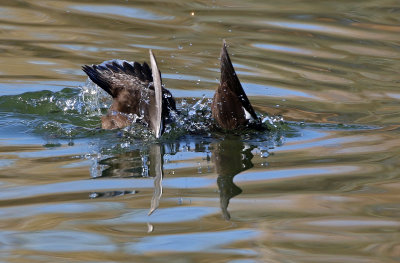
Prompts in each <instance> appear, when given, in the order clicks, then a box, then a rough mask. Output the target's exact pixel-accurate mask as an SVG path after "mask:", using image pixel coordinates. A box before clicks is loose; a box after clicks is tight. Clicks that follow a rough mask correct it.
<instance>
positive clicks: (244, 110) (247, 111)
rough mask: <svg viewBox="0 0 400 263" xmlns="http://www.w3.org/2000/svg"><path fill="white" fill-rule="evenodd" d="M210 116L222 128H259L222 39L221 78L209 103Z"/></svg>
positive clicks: (255, 115) (256, 117)
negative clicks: (210, 103)
mask: <svg viewBox="0 0 400 263" xmlns="http://www.w3.org/2000/svg"><path fill="white" fill-rule="evenodd" d="M211 112H212V117H213V118H214V120H215V122H216V124H217V125H218V126H219V127H220V128H222V129H224V130H227V131H229V130H236V129H240V128H246V127H251V128H256V129H261V128H262V126H261V120H260V119H259V118H258V116H257V114H256V113H255V111H254V109H253V106H252V105H251V103H250V101H249V99H248V98H247V95H246V93H245V92H244V90H243V87H242V85H241V83H240V81H239V78H238V77H237V75H236V72H235V69H234V68H233V65H232V62H231V59H230V57H229V54H228V51H227V48H226V43H225V41H224V43H223V46H222V50H221V78H220V84H219V86H218V87H217V89H216V91H215V94H214V97H213V102H212V105H211Z"/></svg>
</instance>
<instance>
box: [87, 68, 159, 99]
mask: <svg viewBox="0 0 400 263" xmlns="http://www.w3.org/2000/svg"><path fill="white" fill-rule="evenodd" d="M82 70H83V71H84V72H85V73H86V74H87V75H88V76H89V78H90V79H91V80H92V81H93V82H94V83H96V84H97V85H98V86H99V87H100V88H102V89H103V90H104V91H106V92H107V93H108V94H110V95H111V96H112V97H113V98H117V97H118V95H119V93H120V92H121V91H122V90H124V89H128V88H129V89H142V88H143V87H147V85H148V84H149V83H150V82H152V81H153V77H152V74H151V69H150V67H149V65H148V64H147V63H146V62H144V63H143V64H142V65H141V64H139V63H138V62H129V61H125V60H109V61H104V62H103V63H101V64H99V65H91V66H88V65H85V66H83V67H82Z"/></svg>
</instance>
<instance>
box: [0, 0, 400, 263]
mask: <svg viewBox="0 0 400 263" xmlns="http://www.w3.org/2000/svg"><path fill="white" fill-rule="evenodd" d="M222 39H226V41H227V43H228V44H229V51H230V53H231V58H232V61H233V62H234V66H235V68H236V70H237V73H238V75H239V77H240V79H241V81H242V83H243V86H244V88H245V90H246V92H247V93H248V95H249V98H250V100H251V102H252V103H253V105H254V107H255V108H256V110H257V111H258V112H259V113H260V114H263V115H264V116H265V115H266V114H269V115H270V116H283V118H284V120H285V121H286V122H287V125H285V126H287V128H285V127H280V128H279V127H278V129H276V130H274V131H273V132H270V133H262V134H260V133H251V134H247V135H242V136H225V135H221V134H214V133H210V132H206V133H204V134H203V135H191V134H189V133H186V134H185V133H182V134H181V135H180V136H177V135H175V136H172V135H171V136H169V137H168V135H167V136H164V137H165V138H164V139H162V140H161V141H158V142H155V141H153V140H148V139H140V138H138V137H137V136H134V135H132V134H130V133H129V132H124V133H121V132H120V131H110V132H102V131H100V130H98V129H97V128H96V127H98V126H99V125H100V114H99V113H98V107H99V106H98V105H99V100H98V95H97V94H98V91H96V90H95V89H93V87H92V86H91V85H90V84H85V82H86V79H87V77H86V76H85V75H84V73H83V72H82V71H81V69H80V67H81V66H82V65H84V64H92V63H100V62H102V61H104V60H109V59H113V58H120V59H128V60H136V61H139V62H142V61H148V49H149V48H151V49H153V52H154V53H155V54H156V56H157V58H158V62H159V67H160V69H161V71H162V73H163V80H164V83H165V84H166V86H167V88H169V89H170V90H171V92H172V93H173V95H174V96H175V97H177V98H178V100H179V102H180V107H181V108H182V109H184V111H186V112H188V114H189V115H188V116H190V115H191V114H192V113H193V112H194V113H195V114H194V115H196V111H197V112H199V111H200V110H202V111H204V110H205V111H206V110H207V109H206V108H207V105H208V104H207V103H208V101H207V99H208V98H211V97H212V95H213V92H214V89H215V87H216V85H217V83H218V81H217V80H218V78H219V61H218V56H219V52H220V48H221V44H222ZM0 51H1V55H0V77H1V80H0V261H1V262H166V261H170V262H232V263H238V262H241V263H242V262H243V263H244V262H245V263H248V262H362V263H364V262H368V263H369V262H398V261H399V260H400V234H399V230H400V220H399V217H400V197H399V191H400V176H399V175H400V172H399V154H400V147H399V146H400V126H399V123H400V114H399V112H400V103H399V99H400V74H399V70H400V2H398V1H389V0H384V1H373V0H366V1H294V0H292V1H281V2H278V1H237V0H223V1H192V2H189V1H182V0H177V1H143V2H139V1H130V0H129V1H128V0H126V1H120V0H117V1H111V0H101V1H90V0H87V1H72V0H71V1H49V0H20V1H15V0H2V1H1V2H0ZM46 90H47V91H46ZM82 90H83V92H82ZM26 92H28V93H26ZM203 96H204V99H201V98H202V97H203ZM100 97H101V96H100ZM193 98H194V99H193ZM196 102H198V103H197V104H196ZM192 122H193V123H192ZM190 123H191V124H192V125H195V124H196V122H195V120H194V119H193V116H192V118H191V119H190ZM198 123H200V124H201V121H198ZM184 125H188V124H187V123H186V124H184ZM149 214H150V215H149Z"/></svg>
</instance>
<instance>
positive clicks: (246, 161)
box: [212, 136, 255, 220]
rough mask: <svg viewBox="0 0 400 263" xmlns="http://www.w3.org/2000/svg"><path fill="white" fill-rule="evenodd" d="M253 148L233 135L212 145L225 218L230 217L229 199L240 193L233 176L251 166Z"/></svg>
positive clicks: (240, 190)
mask: <svg viewBox="0 0 400 263" xmlns="http://www.w3.org/2000/svg"><path fill="white" fill-rule="evenodd" d="M254 148H255V147H254V146H249V145H246V144H245V143H244V142H243V141H242V139H241V138H240V137H233V136H227V137H226V138H225V139H224V140H222V141H220V142H218V143H215V144H213V146H212V154H213V155H212V160H213V162H214V163H215V167H216V171H217V174H218V179H217V183H218V189H219V195H220V202H221V209H222V214H223V216H224V218H225V219H227V220H229V219H230V217H231V216H230V214H229V212H228V205H229V200H230V199H231V198H233V197H235V196H237V195H239V194H240V193H242V189H240V188H239V187H238V186H237V185H236V184H235V183H234V182H233V178H234V177H235V175H237V174H238V173H240V172H242V171H245V170H247V169H250V168H252V167H253V163H252V162H251V159H252V158H253V154H252V153H251V151H252V150H253V149H254Z"/></svg>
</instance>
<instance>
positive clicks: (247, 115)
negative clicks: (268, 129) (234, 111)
mask: <svg viewBox="0 0 400 263" xmlns="http://www.w3.org/2000/svg"><path fill="white" fill-rule="evenodd" d="M242 109H243V110H244V114H245V115H246V120H254V118H253V117H252V116H251V114H250V113H249V112H248V111H247V110H246V109H245V108H244V107H242Z"/></svg>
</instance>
